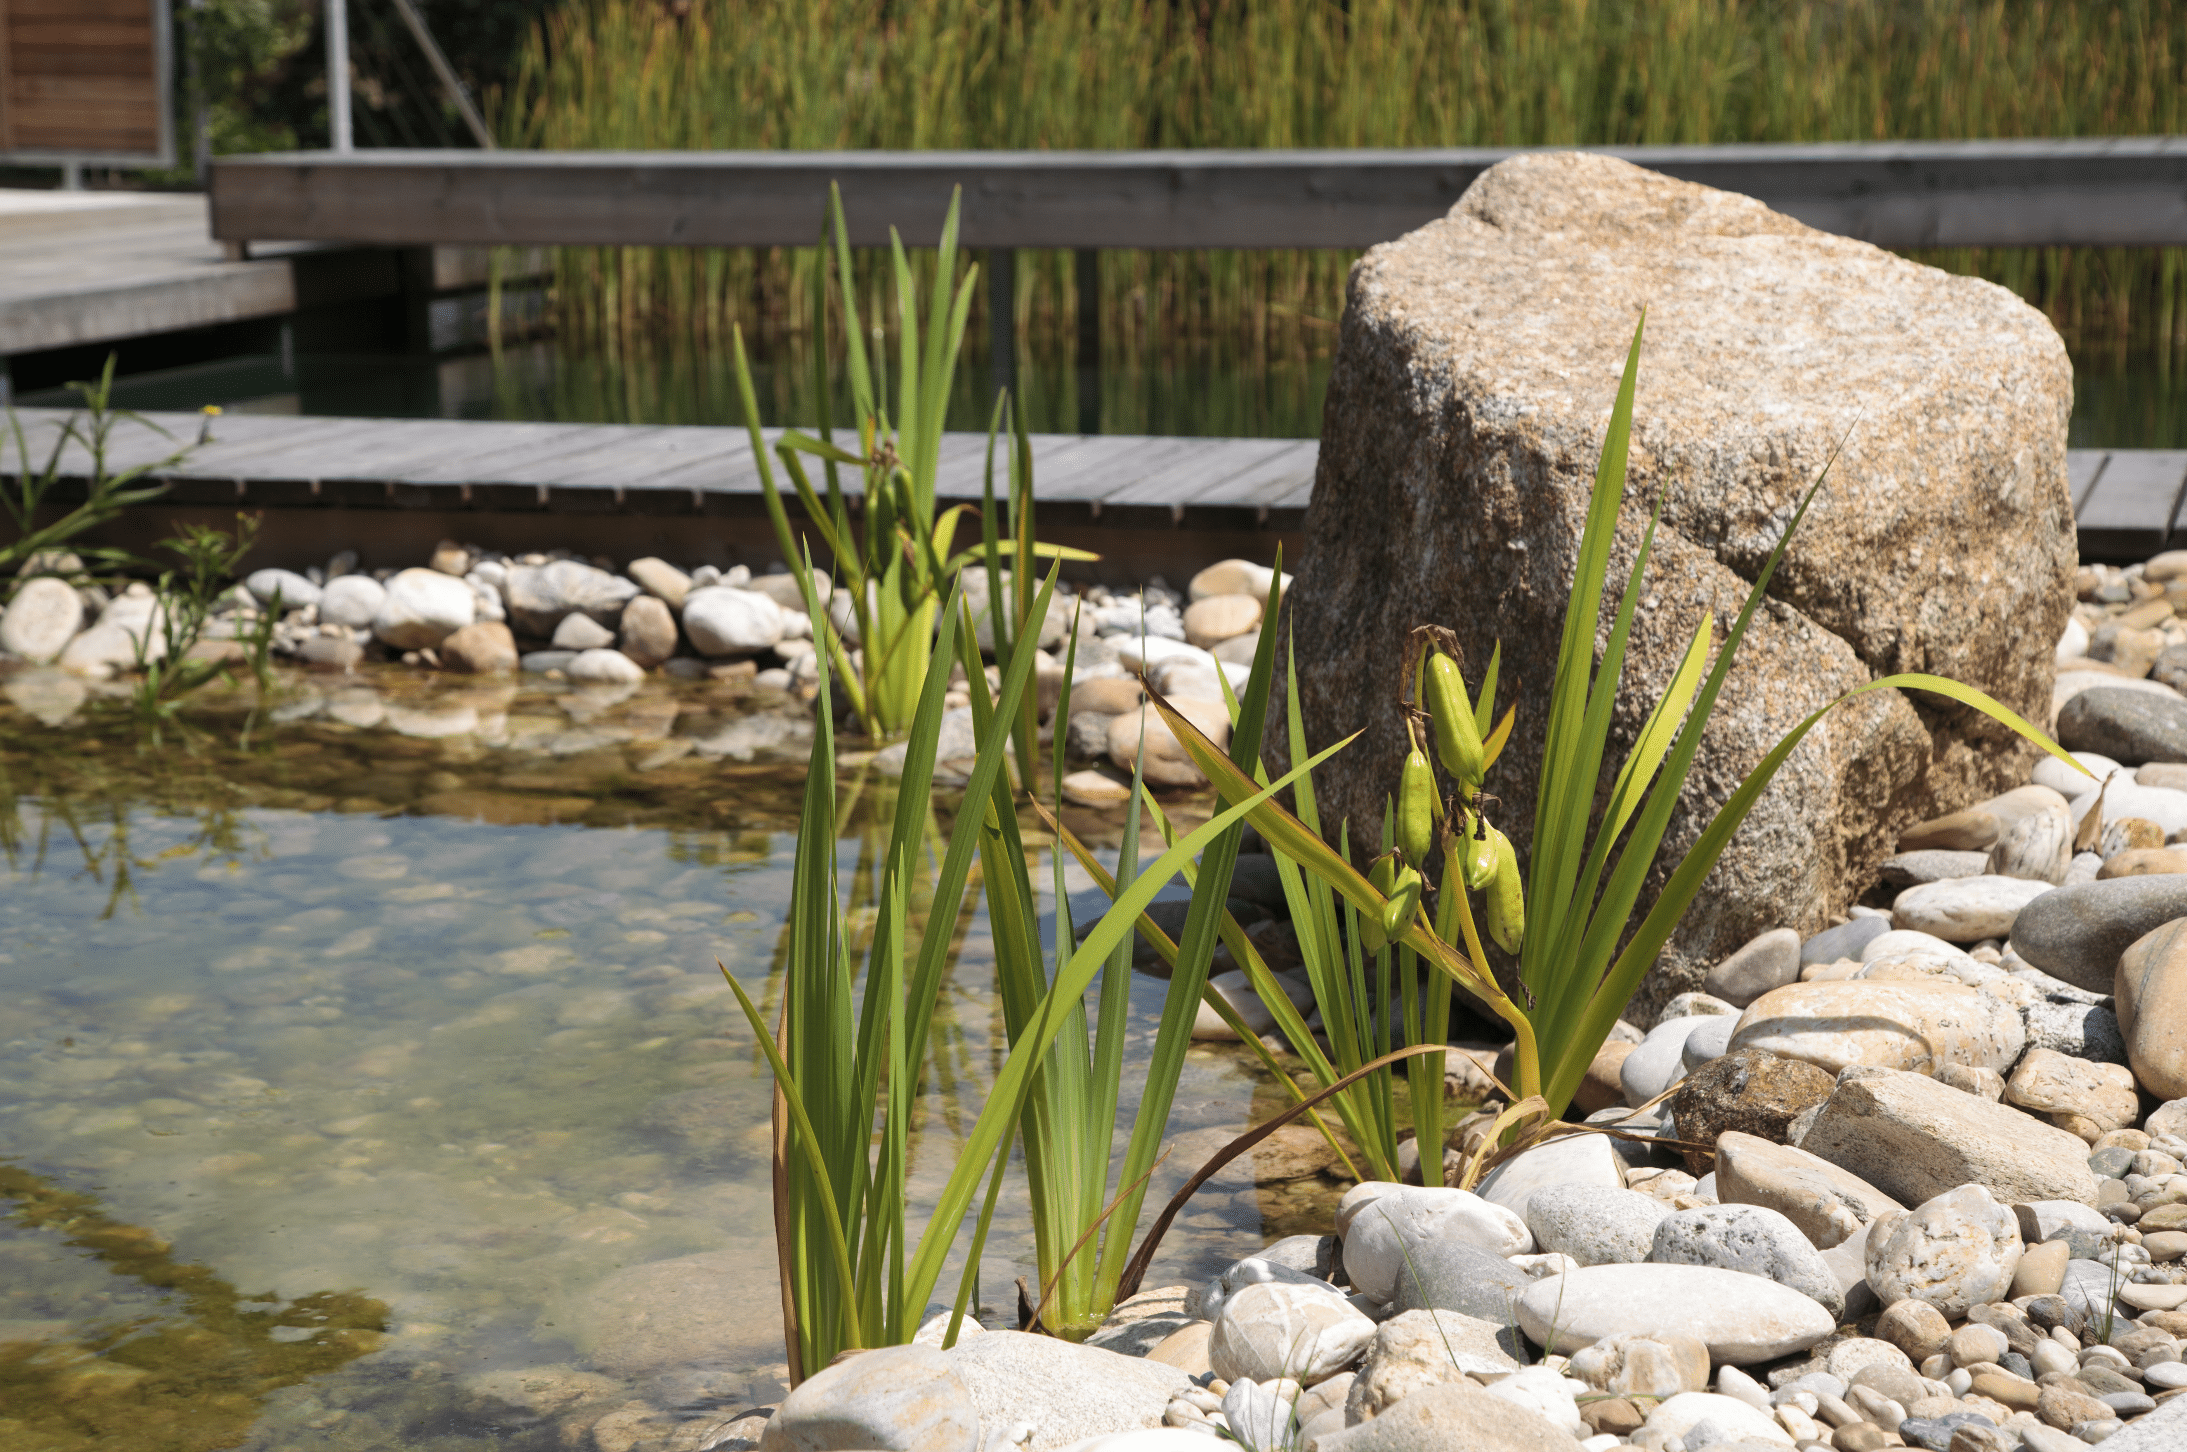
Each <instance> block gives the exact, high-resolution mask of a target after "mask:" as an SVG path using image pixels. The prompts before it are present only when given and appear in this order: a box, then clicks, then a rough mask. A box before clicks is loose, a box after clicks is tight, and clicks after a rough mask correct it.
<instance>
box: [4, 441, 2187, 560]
mask: <svg viewBox="0 0 2187 1452" xmlns="http://www.w3.org/2000/svg"><path fill="white" fill-rule="evenodd" d="M67 416H68V415H67V414H66V413H65V412H64V411H62V410H59V409H32V408H26V409H21V410H19V411H18V417H19V418H20V419H21V421H22V423H23V426H24V431H25V435H26V438H27V439H28V441H29V443H30V446H31V452H32V454H33V457H34V458H35V459H37V460H40V461H42V460H43V458H44V457H45V454H46V451H47V450H49V449H50V448H51V447H52V440H53V438H54V436H55V431H56V430H57V429H58V428H59V426H60V423H61V421H62V420H63V419H64V418H66V417H67ZM141 417H142V418H143V420H144V422H143V423H142V424H138V423H129V422H124V423H121V424H119V425H117V426H116V428H115V430H114V434H113V438H112V439H111V441H110V448H109V457H108V465H109V467H110V468H116V469H122V468H131V467H134V466H137V465H141V464H152V463H155V462H158V461H161V460H164V459H167V458H168V457H170V456H171V455H173V454H174V453H176V452H177V450H179V449H181V448H182V447H183V446H184V445H187V444H190V443H192V441H194V440H195V439H196V438H197V437H198V431H199V429H200V427H201V425H202V423H203V421H202V420H201V419H200V417H199V416H198V415H196V414H187V413H152V414H145V415H141ZM212 435H213V437H212V442H210V443H208V444H205V445H202V446H199V447H195V448H191V449H190V450H189V453H188V456H187V458H186V459H184V460H183V462H182V463H181V464H180V465H178V466H176V467H173V468H163V469H161V470H160V471H159V472H160V473H161V475H162V476H163V477H166V478H168V479H170V480H172V483H173V488H172V490H171V492H170V494H169V495H168V499H169V500H170V501H171V502H174V503H178V504H181V503H189V504H215V505H230V506H239V507H256V508H268V509H289V508H313V507H319V508H327V507H339V508H349V509H398V510H400V509H435V510H471V511H485V512H502V513H509V512H514V513H540V512H544V513H564V514H590V515H601V514H630V515H652V516H692V517H709V516H712V517H726V516H749V515H751V514H753V513H755V512H756V511H757V509H758V501H759V493H760V485H759V472H758V470H757V468H756V467H755V466H754V464H753V460H752V451H751V442H750V437H749V435H747V434H746V432H745V431H744V430H743V429H739V428H721V427H694V426H672V425H642V424H559V423H492V422H481V421H475V420H461V419H369V418H316V417H298V416H295V415H284V414H250V413H236V414H227V415H224V416H222V417H221V418H219V419H216V420H215V421H214V422H213V425H212ZM1319 448H1320V446H1319V445H1318V443H1316V442H1315V441H1314V440H1312V439H1203V438H1172V437H1149V436H1143V435H1129V434H1101V435H1078V434H1036V435H1034V437H1033V456H1034V461H1035V473H1036V477H1037V479H1038V481H1039V490H1040V500H1041V503H1042V505H1043V506H1044V507H1046V508H1050V509H1056V510H1060V511H1061V512H1062V513H1063V514H1064V515H1065V516H1066V517H1069V516H1077V517H1079V518H1082V519H1085V520H1087V521H1088V522H1098V523H1100V524H1103V525H1107V526H1111V527H1121V528H1169V527H1174V526H1189V527H1202V528H1225V529H1236V528H1264V529H1279V530H1292V529H1297V528H1299V526H1300V524H1301V523H1302V522H1303V520H1304V518H1305V513H1306V501H1307V498H1308V496H1309V495H1310V494H1311V493H1312V491H1313V484H1314V464H1315V460H1316V458H1317V456H1318V453H1319ZM986 453H987V440H986V436H985V435H981V434H951V435H949V436H948V437H947V439H946V440H945V442H944V443H943V446H942V460H941V475H940V480H939V488H938V491H937V492H938V493H939V495H940V496H941V497H942V498H944V499H949V500H977V499H978V498H979V497H980V494H981V486H982V482H983V479H984V477H985V473H986ZM89 466H90V460H89V458H88V456H87V455H85V454H84V452H83V451H82V450H81V449H80V448H72V449H70V450H69V451H68V452H67V454H66V456H65V459H64V468H65V471H66V472H68V473H69V474H71V475H74V476H81V475H82V474H84V473H85V472H87V471H88V469H89ZM14 467H15V463H14V459H13V454H12V448H11V449H10V451H9V453H8V455H7V457H6V458H5V459H4V460H0V473H4V472H10V471H12V470H13V468H14ZM997 468H998V471H999V469H1000V468H1001V464H1000V460H999V459H998V461H997ZM2068 468H2069V471H2070V476H2071V483H2072V490H2073V505H2074V511H2075V515H2076V518H2077V520H2078V522H2079V526H2080V537H2081V553H2082V554H2083V556H2084V557H2086V558H2090V559H2137V558H2142V557H2145V556H2147V555H2150V554H2153V553H2155V552H2156V551H2158V550H2160V549H2166V548H2176V547H2180V546H2181V545H2182V544H2187V517H2183V515H2187V509H2183V493H2187V451H2165V450H2133V449H2116V450H2075V451H2073V452H2072V453H2071V454H2070V455H2069V456H2068ZM1001 487H1002V486H1001V481H1000V479H999V478H998V481H997V488H998V489H1000V488H1001Z"/></svg>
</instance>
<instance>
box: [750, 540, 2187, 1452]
mask: <svg viewBox="0 0 2187 1452" xmlns="http://www.w3.org/2000/svg"><path fill="white" fill-rule="evenodd" d="M2077 583H2078V588H2079V593H2080V596H2081V603H2080V605H2079V607H2078V608H2077V610H2076V612H2075V616H2074V619H2073V621H2072V623H2071V624H2070V626H2069V627H2068V629H2067V632H2066V635H2065V638H2064V639H2063V640H2061V641H2060V643H2059V646H2058V655H2059V661H2058V666H2059V676H2058V687H2057V696H2056V701H2055V706H2056V722H2057V734H2058V736H2059V739H2060V740H2061V741H2062V743H2063V744H2064V745H2065V746H2067V747H2068V748H2070V749H2072V750H2073V751H2074V752H2075V755H2076V759H2077V760H2078V761H2079V762H2080V764H2081V767H2082V768H2084V770H2075V769H2073V768H2070V767H2068V766H2066V765H2065V764H2064V763H2063V762H2060V761H2057V760H2056V759H2054V758H2044V759H2042V760H2041V761H2039V762H2038V763H2037V764H2036V765H2035V766H2034V768H2033V770H2032V772H2031V773H2030V778H2029V780H2028V782H2027V784H2026V785H2024V786H2021V787H2019V788H2017V789H2015V790H2013V791H2010V792H2007V793H2005V794H2003V795H2001V796H1999V797H1996V798H1994V799H1992V800H1989V801H1986V802H1982V803H1978V804H1976V805H1975V806H1973V807H1970V808H1967V809H1966V810H1963V811H1959V812H1955V813H1953V814H1951V815H1950V816H1947V817H1943V818H1940V819H1937V820H1935V821H1931V822H1925V823H1922V824H1919V825H1918V826H1916V827H1914V828H1913V829H1911V830H1910V831H1908V832H1906V833H1905V834H1904V835H1903V836H1902V838H1901V839H1900V840H1899V841H1898V842H1897V843H1895V844H1893V846H1894V847H1895V849H1896V850H1895V851H1894V852H1893V854H1892V855H1891V856H1890V858H1889V859H1888V860H1887V861H1885V862H1884V863H1883V865H1882V871H1881V878H1882V882H1881V883H1880V884H1879V886H1878V888H1877V890H1876V891H1875V892H1874V893H1872V894H1870V895H1869V901H1868V902H1867V903H1864V904H1863V905H1860V906H1857V907H1855V908H1853V909H1852V911H1851V913H1850V914H1849V915H1848V916H1847V918H1846V919H1844V920H1843V921H1841V922H1839V923H1837V924H1836V925H1834V926H1831V927H1828V928H1826V929H1825V930H1823V931H1821V932H1819V933H1815V934H1813V935H1811V936H1807V937H1804V938H1803V937H1802V936H1801V935H1800V934H1799V933H1797V932H1795V931H1793V930H1791V929H1790V928H1779V929H1777V930H1774V931H1772V932H1768V933H1765V934H1762V935H1761V936H1760V937H1758V938H1756V939H1755V940H1754V941H1753V942H1750V943H1749V944H1747V945H1746V946H1745V947H1743V948H1741V949H1740V950H1739V951H1738V952H1736V953H1734V954H1733V955H1731V956H1730V957H1729V958H1727V959H1726V960H1724V961H1723V962H1721V963H1719V964H1717V965H1716V966H1715V967H1714V968H1713V969H1712V970H1711V971H1710V972H1709V973H1708V974H1707V976H1706V979H1705V981H1704V982H1703V984H1702V985H1701V986H1700V987H1699V988H1698V989H1696V990H1694V991H1690V992H1686V993H1682V994H1680V995H1678V996H1677V997H1675V998H1673V999H1672V1000H1671V1001H1670V1002H1669V1003H1667V1004H1666V1005H1665V1006H1664V1007H1663V1009H1662V1011H1661V1012H1660V1013H1658V1014H1657V1015H1656V1016H1655V1017H1654V1019H1653V1021H1652V1022H1650V1023H1648V1024H1646V1025H1644V1026H1643V1025H1635V1024H1629V1023H1621V1024H1620V1025H1619V1026H1618V1031H1617V1032H1616V1033H1615V1034H1614V1035H1613V1037H1612V1040H1611V1042H1609V1043H1608V1044H1606V1045H1605V1047H1604V1049H1603V1051H1602V1053H1601V1054H1600V1055H1599V1056H1598V1058H1597V1059H1596V1061H1595V1063H1594V1064H1593V1066H1592V1067H1591V1068H1590V1071H1589V1074H1588V1078H1587V1082H1586V1084H1585V1085H1584V1086H1583V1089H1582V1091H1581V1094H1580V1096H1579V1098H1578V1100H1577V1102H1576V1105H1575V1111H1574V1115H1575V1117H1577V1118H1585V1119H1586V1120H1587V1121H1588V1122H1589V1123H1592V1124H1597V1125H1602V1126H1614V1127H1615V1128H1617V1129H1618V1130H1620V1131H1622V1132H1623V1136H1622V1137H1613V1136H1610V1135H1604V1134H1591V1133H1580V1134H1572V1135H1568V1136H1565V1137H1563V1138H1560V1139H1556V1140H1552V1141H1549V1142H1546V1143H1543V1144H1541V1145H1538V1146H1536V1147H1534V1148H1531V1149H1528V1150H1526V1151H1524V1152H1522V1153H1520V1154H1518V1155H1517V1156H1514V1157H1511V1158H1509V1159H1507V1160H1505V1161H1504V1162H1502V1163H1501V1164H1499V1165H1498V1166H1497V1167H1496V1168H1494V1169H1493V1170H1492V1171H1491V1172H1490V1173H1489V1174H1488V1175H1487V1176H1486V1177H1484V1178H1483V1180H1482V1181H1481V1183H1480V1184H1479V1185H1478V1186H1477V1187H1476V1189H1475V1190H1473V1191H1461V1190H1455V1189H1431V1188H1423V1187H1421V1186H1418V1185H1401V1184H1388V1183H1368V1184H1361V1185H1357V1186H1354V1187H1353V1188H1352V1189H1351V1190H1350V1191H1349V1192H1348V1193H1347V1194H1346V1195H1345V1196H1344V1197H1343V1199H1342V1201H1341V1202H1339V1204H1338V1206H1337V1209H1336V1212H1335V1216H1334V1222H1333V1224H1331V1225H1330V1226H1329V1227H1327V1230H1328V1232H1329V1233H1325V1234H1320V1235H1313V1234H1301V1235H1296V1236H1292V1237H1289V1238H1286V1239H1284V1240H1280V1241H1278V1242H1276V1243H1275V1244H1273V1245H1271V1246H1269V1247H1267V1248H1266V1249H1265V1250H1263V1251H1262V1252H1261V1253H1260V1254H1259V1255H1257V1256H1253V1257H1249V1258H1246V1259H1243V1260H1240V1261H1238V1262H1237V1263H1235V1264H1234V1265H1232V1266H1230V1267H1228V1268H1227V1269H1225V1270H1224V1271H1222V1272H1221V1273H1220V1274H1218V1275H1216V1276H1215V1277H1214V1278H1213V1279H1212V1280H1210V1281H1208V1282H1207V1283H1206V1284H1204V1285H1199V1286H1172V1287H1167V1288H1163V1289H1158V1290H1152V1291H1148V1292H1145V1293H1143V1294H1141V1295H1140V1296H1138V1297H1136V1298H1134V1299H1133V1300H1132V1301H1130V1302H1127V1303H1126V1304H1125V1305H1123V1306H1121V1307H1119V1308H1118V1311H1117V1313H1116V1315H1115V1316H1114V1317H1112V1318H1111V1320H1110V1322H1109V1323H1108V1324H1107V1325H1105V1326H1104V1327H1103V1328H1102V1329H1101V1330H1100V1331H1099V1332H1097V1333H1096V1334H1095V1335H1094V1336H1093V1337H1092V1338H1091V1339H1090V1340H1089V1342H1088V1343H1087V1344H1085V1345H1083V1346H1067V1345H1065V1344H1063V1343H1060V1342H1056V1341H1052V1340H1048V1339H1046V1338H1041V1337H1037V1336H1031V1335H1025V1334H1021V1333H1017V1332H1012V1331H997V1330H993V1329H986V1330H981V1331H978V1332H977V1333H976V1334H972V1335H969V1336H966V1337H965V1338H963V1339H962V1340H960V1342H959V1344H958V1345H957V1346H956V1347H954V1348H952V1349H950V1350H948V1351H943V1350H941V1349H940V1339H941V1329H942V1328H941V1324H940V1322H939V1320H937V1321H934V1322H930V1323H929V1325H928V1326H927V1327H926V1328H925V1330H923V1331H922V1333H921V1336H920V1338H919V1340H920V1343H922V1344H915V1345H913V1346H909V1347H901V1348H892V1349H888V1350H881V1351H871V1352H865V1353H862V1354H860V1355H857V1356H855V1357H852V1358H850V1359H849V1360H847V1361H845V1362H842V1363H840V1364H838V1365H837V1366H835V1367H832V1368H830V1369H828V1370H826V1371H824V1372H822V1373H821V1374H819V1375H817V1376H814V1377H812V1378H811V1379H809V1380H808V1381H807V1382H805V1384H804V1385H802V1386H801V1387H799V1388H798V1389H797V1390H796V1391H795V1392H793V1393H792V1394H791V1395H790V1396H789V1397H788V1398H786V1399H785V1400H784V1402H783V1403H782V1404H781V1405H780V1407H779V1408H777V1409H775V1410H774V1411H773V1412H772V1414H771V1417H770V1418H769V1419H768V1420H766V1421H764V1422H758V1421H755V1422H754V1423H753V1425H752V1427H751V1428H750V1429H748V1430H747V1432H746V1433H745V1435H753V1434H757V1444H758V1445H759V1446H761V1447H765V1448H783V1449H788V1448H819V1447H822V1446H848V1445H852V1444H853V1443H855V1444H856V1445H861V1446H876V1447H901V1448H911V1447H919V1448H937V1449H940V1448H949V1449H960V1448H961V1449H963V1452H973V1449H975V1448H979V1447H983V1446H988V1447H991V1446H994V1445H996V1439H997V1438H998V1437H999V1438H1000V1439H1001V1440H1003V1441H1005V1442H1007V1443H1010V1444H1012V1445H1024V1446H1028V1447H1032V1448H1051V1447H1070V1448H1074V1449H1076V1452H1097V1449H1098V1452H1136V1449H1142V1448H1143V1449H1146V1452H1156V1449H1162V1448H1169V1447H1172V1446H1174V1447H1176V1448H1180V1449H1189V1448H1190V1447H1192V1446H1196V1445H1202V1444H1203V1443H1202V1440H1201V1439H1206V1438H1211V1437H1212V1438H1218V1439H1226V1440H1230V1441H1235V1442H1237V1443H1241V1444H1243V1445H1245V1446H1247V1447H1252V1448H1255V1449H1260V1452H1273V1449H1277V1448H1305V1449H1313V1448H1320V1449H1325V1452H1382V1449H1390V1452H1397V1449H1412V1448H1435V1449H1441V1448H1448V1449H1452V1452H1458V1449H1465V1452H1504V1449H1511V1452H1519V1449H1528V1452H1542V1449H1576V1448H1585V1449H1587V1452H1614V1449H1622V1448H1627V1447H1631V1448H1639V1449H1646V1452H1700V1449H1702V1448H1721V1449H1727V1452H1728V1449H1742V1452H1744V1449H1761V1448H1771V1449H1778V1448H1799V1449H1802V1452H1815V1449H1829V1452H1874V1449H1878V1448H1884V1447H1922V1448H1927V1449H1931V1452H2010V1449H2014V1448H2029V1449H2033V1452H2070V1449H2072V1448H2075V1447H2085V1446H2089V1445H2094V1444H2101V1443H2109V1444H2110V1445H2112V1446H2113V1447H2114V1448H2116V1449H2119V1452H2128V1449H2133V1452H2142V1449H2156V1448H2178V1447H2182V1446H2187V1408H2183V1407H2182V1406H2178V1405H2172V1404H2173V1403H2175V1402H2179V1401H2180V1400H2181V1398H2182V1397H2183V1396H2187V1360H2183V1359H2182V1358H2183V1354H2187V845H2182V844H2187V697H2183V696H2182V694H2181V692H2180V690H2179V687H2181V686H2187V625H2183V624H2182V623H2181V622H2180V620H2179V618H2178V617H2177V616H2176V615H2175V606H2178V605H2187V553H2183V554H2174V555H2165V556H2160V557H2158V558H2157V559H2154V560H2151V561H2149V562H2147V563H2146V564H2145V565H2142V566H2136V567H2133V568H2130V569H2125V570H2120V569H2114V568H2108V567H2102V566H2092V567H2088V568H2085V569H2084V570H2082V572H2081V574H2080V577H2079V580H2078V582H2077ZM1072 726H1073V730H1074V732H1075V731H1076V729H1077V723H1076V722H1073V723H1072ZM1088 736H1089V740H1090V733H1088ZM1248 860H1250V859H1248ZM1281 926H1282V925H1281V924H1272V925H1264V926H1262V927H1260V928H1257V929H1256V932H1257V934H1258V935H1260V936H1262V937H1263V938H1264V940H1267V941H1270V942H1274V941H1276V938H1275V937H1274V936H1273V935H1272V934H1271V928H1275V929H1280V928H1281ZM1278 956H1279V958H1280V952H1279V954H1278ZM1272 966H1280V963H1279V964H1273V965H1272ZM1225 986H1226V988H1228V990H1229V991H1230V993H1231V996H1232V998H1233V1001H1234V1002H1241V1003H1246V1004H1250V1002H1251V995H1250V990H1248V989H1245V988H1243V986H1242V985H1239V984H1227V985H1225ZM1495 1052H1496V1050H1495V1047H1494V1046H1493V1045H1482V1046H1466V1047H1459V1048H1454V1049H1453V1051H1452V1054H1451V1056H1450V1061H1449V1063H1450V1069H1449V1076H1448V1077H1449V1081H1450V1083H1451V1085H1452V1089H1453V1094H1454V1096H1455V1095H1460V1094H1463V1095H1467V1096H1468V1097H1474V1098H1478V1097H1480V1095H1481V1094H1482V1093H1483V1092H1485V1091H1486V1088H1487V1080H1486V1079H1485V1078H1484V1077H1483V1075H1482V1073H1481V1071H1482V1070H1483V1069H1487V1068H1490V1067H1491V1063H1492V1060H1491V1056H1492V1055H1493V1054H1494V1053H1495ZM1496 1108H1497V1106H1496V1105H1495V1104H1494V1103H1490V1104H1489V1105H1487V1106H1486V1107H1485V1108H1484V1109H1483V1110H1482V1111H1481V1112H1480V1113H1478V1114H1476V1115H1475V1116H1474V1117H1472V1118H1471V1119H1469V1120H1467V1121H1465V1122H1464V1123H1461V1124H1460V1125H1459V1126H1458V1127H1457V1128H1456V1129H1455V1130H1454V1132H1453V1135H1452V1143H1451V1146H1450V1148H1449V1150H1448V1152H1447V1153H1446V1164H1447V1165H1450V1166H1453V1167H1455V1166H1456V1165H1457V1163H1458V1162H1459V1160H1460V1158H1461V1157H1462V1155H1463V1154H1464V1153H1465V1152H1467V1151H1468V1150H1470V1149H1472V1148H1473V1147H1474V1146H1476V1145H1477V1144H1478V1143H1479V1139H1480V1137H1481V1136H1482V1135H1484V1134H1485V1133H1486V1132H1487V1125H1488V1120H1489V1117H1490V1116H1491V1115H1492V1114H1493V1113H1494V1111H1495V1109H1496ZM1096 1388H1097V1389H1098V1391H1096V1390H1094V1389H1096ZM827 1428H837V1429H846V1428H847V1429H849V1430H848V1431H847V1433H845V1434H844V1435H847V1436H848V1438H849V1440H838V1441H832V1442H831V1441H828V1440H827V1437H828V1436H829V1435H831V1434H830V1433H828V1432H827V1431H826V1430H825V1429H827Z"/></svg>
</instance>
